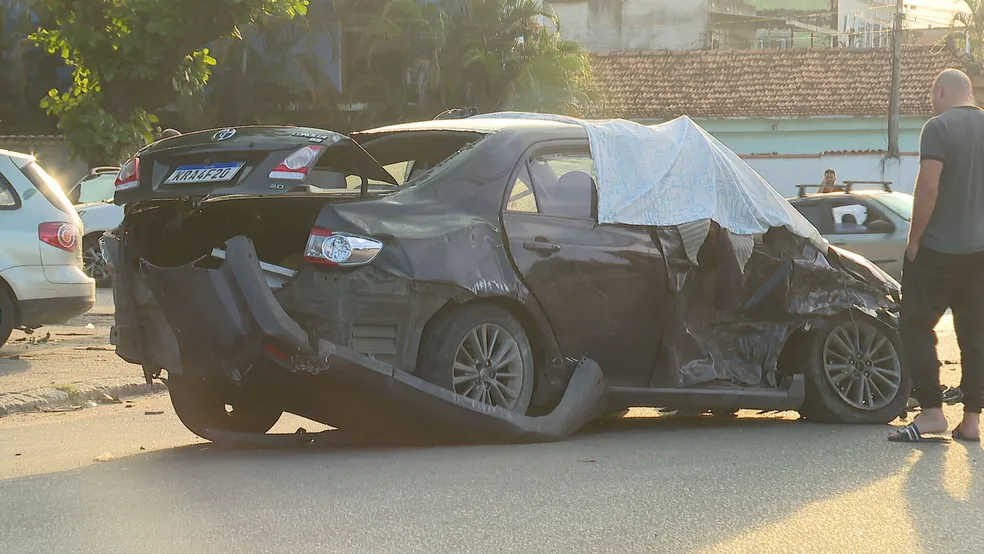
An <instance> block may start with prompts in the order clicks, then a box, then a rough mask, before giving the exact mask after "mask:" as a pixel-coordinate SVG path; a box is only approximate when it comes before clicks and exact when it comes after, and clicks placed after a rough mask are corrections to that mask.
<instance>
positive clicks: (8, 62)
mask: <svg viewBox="0 0 984 554" xmlns="http://www.w3.org/2000/svg"><path fill="white" fill-rule="evenodd" d="M40 4H41V2H40V0H20V1H18V2H12V1H10V0H7V1H6V2H4V1H3V0H0V128H2V129H3V134H46V133H53V132H55V128H54V126H53V125H52V124H51V118H49V117H47V116H46V115H45V113H44V110H42V109H41V107H40V106H39V105H38V98H40V97H41V96H43V95H44V94H45V93H46V92H47V91H48V90H49V89H50V88H51V87H53V86H56V85H57V83H58V72H59V68H61V67H63V66H62V64H61V60H60V59H58V58H55V57H54V56H50V55H48V54H47V53H46V52H44V51H43V50H41V49H39V48H37V47H36V46H35V45H34V43H33V42H32V41H31V40H30V38H29V36H30V34H31V33H32V32H33V31H34V30H35V29H36V28H37V25H36V24H35V23H34V21H33V19H34V18H36V17H39V16H43V10H39V8H40ZM39 12H40V13H39Z"/></svg>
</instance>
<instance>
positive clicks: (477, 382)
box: [418, 303, 535, 414]
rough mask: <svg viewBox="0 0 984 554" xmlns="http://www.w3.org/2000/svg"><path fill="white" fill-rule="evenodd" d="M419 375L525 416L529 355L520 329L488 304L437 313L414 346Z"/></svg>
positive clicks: (530, 384)
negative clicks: (416, 347)
mask: <svg viewBox="0 0 984 554" xmlns="http://www.w3.org/2000/svg"><path fill="white" fill-rule="evenodd" d="M418 360H419V362H418V367H419V371H418V373H419V375H420V377H421V378H422V379H424V380H426V381H430V382H431V383H434V384H435V385H439V386H441V387H444V388H446V389H448V390H453V391H454V392H456V393H458V394H460V395H462V396H467V397H468V398H471V399H472V400H476V401H478V402H482V403H485V404H490V405H492V406H498V407H501V408H505V409H506V410H509V411H511V412H515V413H519V414H525V413H526V411H527V410H528V409H529V407H530V401H531V400H532V398H533V385H534V375H535V373H534V372H535V368H534V364H533V350H532V348H531V346H530V341H529V339H528V338H527V336H526V331H525V330H524V329H523V326H522V325H521V324H520V323H519V321H517V320H516V318H515V317H513V316H512V314H510V313H509V312H508V311H506V310H505V309H503V308H500V307H499V306H496V305H494V304H487V303H477V304H468V305H465V306H461V307H456V308H454V309H452V310H450V311H447V312H444V313H441V314H439V315H438V316H437V319H436V320H435V321H433V322H432V323H431V325H429V326H428V329H427V330H426V332H425V333H424V336H423V337H422V338H421V342H420V354H419V356H418Z"/></svg>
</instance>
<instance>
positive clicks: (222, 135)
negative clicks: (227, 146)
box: [212, 129, 236, 140]
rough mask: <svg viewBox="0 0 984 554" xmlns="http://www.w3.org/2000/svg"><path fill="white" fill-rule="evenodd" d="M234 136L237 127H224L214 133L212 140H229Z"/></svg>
mask: <svg viewBox="0 0 984 554" xmlns="http://www.w3.org/2000/svg"><path fill="white" fill-rule="evenodd" d="M234 136H236V130H235V129H222V130H221V131H218V132H217V133H215V134H214V135H212V140H229V139H231V138H232V137H234Z"/></svg>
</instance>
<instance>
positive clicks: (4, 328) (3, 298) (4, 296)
mask: <svg viewBox="0 0 984 554" xmlns="http://www.w3.org/2000/svg"><path fill="white" fill-rule="evenodd" d="M16 324H17V302H16V300H15V299H14V295H13V294H12V293H11V292H10V291H9V290H7V289H6V286H4V285H3V284H0V346H3V345H5V344H7V339H9V338H10V333H12V332H13V330H14V326H15V325H16Z"/></svg>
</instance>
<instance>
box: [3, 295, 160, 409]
mask: <svg viewBox="0 0 984 554" xmlns="http://www.w3.org/2000/svg"><path fill="white" fill-rule="evenodd" d="M113 313H114V307H113V296H112V292H111V291H109V290H105V289H100V290H99V291H97V294H96V305H95V306H94V307H93V309H92V310H90V311H89V312H88V313H86V314H83V315H81V316H79V317H76V318H74V319H72V320H69V321H67V322H66V323H64V324H63V325H52V326H48V327H42V328H40V329H37V330H35V331H34V333H32V334H30V335H28V334H25V333H23V332H21V331H14V333H13V334H12V335H11V337H10V340H9V341H8V342H7V344H6V345H5V346H3V348H0V414H2V413H4V412H5V411H8V410H9V408H10V407H11V406H16V405H19V404H23V403H24V402H27V401H28V400H34V401H37V400H43V402H40V404H42V405H43V404H47V405H61V404H65V403H71V402H74V401H78V402H84V401H85V400H86V399H87V398H86V396H87V393H86V391H89V393H92V392H93V389H95V388H107V387H108V388H112V389H114V390H127V391H133V390H135V389H134V388H133V387H134V386H135V385H139V384H141V383H143V382H144V380H143V375H142V373H141V371H140V368H139V367H138V366H135V365H131V364H128V363H126V362H124V361H123V360H121V359H120V358H118V357H117V356H116V352H115V347H113V346H112V345H111V344H109V331H110V328H111V327H112V325H113ZM121 387H122V388H121ZM58 393H62V394H58ZM22 397H23V398H22ZM65 401H67V402H65ZM31 408H33V406H31Z"/></svg>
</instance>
